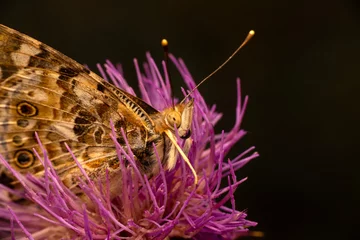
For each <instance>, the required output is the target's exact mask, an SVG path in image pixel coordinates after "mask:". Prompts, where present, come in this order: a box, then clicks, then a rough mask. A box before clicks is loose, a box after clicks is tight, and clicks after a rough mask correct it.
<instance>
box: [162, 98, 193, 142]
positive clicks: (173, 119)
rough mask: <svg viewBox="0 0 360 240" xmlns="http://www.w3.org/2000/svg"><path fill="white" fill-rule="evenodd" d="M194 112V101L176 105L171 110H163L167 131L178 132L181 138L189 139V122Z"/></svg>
mask: <svg viewBox="0 0 360 240" xmlns="http://www.w3.org/2000/svg"><path fill="white" fill-rule="evenodd" d="M193 110H194V100H193V99H191V100H190V101H189V102H187V103H185V104H178V105H176V106H175V107H173V108H169V109H167V110H165V112H164V114H165V117H164V120H165V124H166V125H167V127H168V128H169V129H171V130H172V131H175V128H176V129H177V131H178V135H179V136H180V137H181V138H183V139H186V138H189V137H190V134H191V131H190V128H191V121H192V115H193Z"/></svg>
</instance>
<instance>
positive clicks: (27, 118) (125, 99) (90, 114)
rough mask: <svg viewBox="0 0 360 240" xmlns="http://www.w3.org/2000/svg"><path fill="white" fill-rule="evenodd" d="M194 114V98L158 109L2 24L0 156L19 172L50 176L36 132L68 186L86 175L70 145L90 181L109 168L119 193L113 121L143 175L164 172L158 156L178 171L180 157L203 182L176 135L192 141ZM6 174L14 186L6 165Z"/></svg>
mask: <svg viewBox="0 0 360 240" xmlns="http://www.w3.org/2000/svg"><path fill="white" fill-rule="evenodd" d="M192 115H193V101H191V100H190V101H188V102H187V103H180V104H177V105H175V106H173V107H170V108H168V109H165V110H163V111H158V110H156V109H154V108H153V107H151V106H150V105H149V104H147V103H145V102H144V101H142V100H141V99H140V98H137V97H135V96H133V95H131V94H129V93H127V92H125V91H123V90H121V89H119V88H117V87H115V86H113V85H112V84H110V83H108V82H106V81H105V80H103V79H102V78H101V77H99V76H98V75H96V74H95V73H93V72H91V71H90V70H88V69H87V68H86V67H84V66H83V65H81V64H79V63H77V62H75V61H74V60H72V59H70V58H68V57H67V56H65V55H63V54H62V53H60V52H58V51H56V50H54V49H53V48H51V47H49V46H47V45H45V44H43V43H41V42H39V41H37V40H35V39H33V38H31V37H29V36H26V35H25V34H22V33H19V32H18V31H16V30H13V29H11V28H8V27H6V26H4V25H0V154H1V155H2V156H3V157H4V159H6V160H7V161H8V162H9V163H10V165H11V166H12V167H13V168H14V169H16V170H17V171H19V172H20V173H24V174H25V173H31V174H34V175H36V176H42V175H43V174H44V168H43V165H42V164H41V162H40V161H39V160H38V159H37V158H36V157H35V154H34V152H33V149H35V150H36V151H37V152H38V153H41V149H40V147H39V144H38V141H37V139H36V137H35V133H37V134H38V136H39V139H40V141H41V143H42V145H43V146H44V147H45V149H46V151H47V153H48V157H49V159H50V161H51V163H52V165H53V166H54V168H55V170H56V172H57V174H58V175H59V176H60V178H61V180H62V181H63V182H64V184H65V185H66V186H67V187H69V188H70V189H77V186H78V178H79V176H81V175H82V174H81V172H80V170H79V168H78V167H77V165H76V163H75V161H74V159H73V158H72V156H71V154H70V153H69V151H68V149H67V148H66V146H65V143H66V144H67V145H68V146H69V147H70V149H71V151H72V152H73V154H74V155H75V156H76V158H77V160H78V161H79V162H80V164H81V165H82V167H83V168H84V170H85V171H86V172H87V174H88V175H89V177H90V178H91V179H98V178H100V179H102V178H104V176H105V172H106V171H107V169H108V171H109V175H110V186H111V187H112V188H111V191H112V192H118V191H119V189H117V187H116V186H121V184H116V183H117V182H118V181H121V171H120V169H119V159H118V155H117V152H116V148H115V144H114V142H113V140H112V139H111V137H110V133H111V132H112V127H111V125H110V121H112V122H113V126H114V129H115V132H116V134H117V136H116V140H117V142H118V143H119V144H120V145H121V146H122V147H123V148H124V149H127V145H126V141H128V144H129V145H128V146H130V148H131V152H132V153H133V155H134V159H135V160H136V164H137V167H138V168H139V169H140V171H141V173H143V174H147V175H149V176H152V175H154V174H156V172H157V171H158V169H159V166H158V160H157V158H156V154H155V151H156V152H157V153H158V155H159V158H160V160H161V164H162V165H163V167H164V169H172V168H173V167H174V165H175V163H176V159H177V155H178V153H180V154H181V155H182V157H183V158H184V159H185V160H186V161H187V162H188V164H189V166H190V168H191V169H192V171H193V173H194V176H195V179H196V173H195V170H194V169H193V168H192V166H191V164H190V163H189V161H188V159H187V157H186V155H185V154H184V152H183V151H182V150H181V148H180V147H179V145H178V144H177V143H176V137H175V131H177V132H178V135H179V136H180V137H183V138H187V137H189V131H190V127H191V121H192ZM122 130H123V131H124V133H125V134H124V135H125V136H124V135H123V134H122ZM154 145H155V146H156V150H155V149H154V147H153V146H154ZM127 151H128V152H129V149H127ZM0 174H1V176H2V177H1V179H5V178H6V179H10V181H9V182H10V185H11V182H12V180H14V179H12V176H11V174H9V172H8V171H7V170H6V169H5V167H4V166H0ZM3 182H4V181H3Z"/></svg>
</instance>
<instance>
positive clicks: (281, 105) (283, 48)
mask: <svg viewBox="0 0 360 240" xmlns="http://www.w3.org/2000/svg"><path fill="white" fill-rule="evenodd" d="M359 6H360V4H359V3H358V2H357V1H355V0H352V1H350V0H347V1H346V0H345V1H340V0H333V1H325V0H320V1H311V0H303V1H297V2H293V1H285V0H277V1H276V0H268V1H250V0H242V1H226V0H222V1H213V0H207V1H200V0H198V1H194V0H193V1H189V0H183V1H175V0H173V1H109V0H102V1H95V0H87V1H67V0H62V1H22V2H21V1H10V0H1V2H0V9H1V14H0V23H2V24H5V25H7V26H9V27H12V28H15V29H17V30H19V31H21V32H23V33H26V34H28V35H30V36H32V37H34V38H36V39H38V40H40V41H42V42H44V43H46V44H48V45H50V46H52V47H54V48H55V49H57V50H59V51H61V52H63V53H64V54H66V55H68V56H70V57H71V58H73V59H75V60H77V61H78V62H80V63H86V64H88V65H89V66H90V68H92V69H95V64H96V63H99V62H100V63H102V62H104V60H105V59H110V60H112V61H114V62H121V63H122V64H123V67H124V71H125V77H126V79H127V80H128V81H130V82H132V83H133V85H135V79H136V75H135V70H134V67H133V58H137V59H138V60H139V61H143V60H145V52H146V51H150V52H151V54H152V55H153V57H154V58H155V60H157V61H158V62H159V61H161V60H162V56H163V50H162V48H161V47H160V40H161V39H162V38H163V37H166V38H167V39H168V40H169V42H170V51H171V52H172V53H173V54H175V55H176V56H178V57H182V58H183V59H184V61H185V63H186V64H187V66H188V68H189V70H190V72H191V73H192V74H193V77H194V78H195V79H196V80H197V81H200V80H201V79H202V78H204V77H205V76H207V75H208V74H209V73H210V72H212V71H213V70H214V69H215V68H217V67H218V66H219V65H220V64H221V63H222V62H223V61H224V60H225V59H226V58H227V57H228V56H229V55H230V54H231V53H232V52H233V51H234V50H235V49H236V48H237V47H238V45H239V44H240V43H241V42H242V41H243V39H244V38H245V37H246V35H247V33H248V31H249V30H251V29H254V30H255V31H256V35H255V37H254V38H253V40H251V41H250V43H249V44H248V45H247V46H246V47H245V48H244V49H243V50H242V51H241V52H240V53H239V54H238V55H237V56H236V57H235V58H234V59H233V60H231V62H230V63H229V64H228V65H227V66H226V67H224V68H223V69H222V70H221V71H220V72H219V73H218V74H216V75H215V76H214V77H212V78H211V79H210V80H209V81H208V82H207V83H206V84H205V85H203V86H202V87H201V88H200V91H201V92H202V94H203V95H204V97H205V99H206V100H207V102H208V103H209V104H216V105H217V109H218V111H220V112H223V113H224V117H223V119H222V120H221V121H220V123H219V124H218V125H217V130H218V132H220V131H221V130H222V129H225V130H229V129H230V128H231V127H232V125H233V124H234V121H235V112H234V110H235V104H236V77H240V78H241V84H242V90H243V94H244V95H245V94H247V95H249V96H250V102H249V105H248V109H247V114H246V116H245V120H244V124H243V128H244V129H245V130H247V131H248V132H249V133H248V135H247V136H246V137H245V138H244V139H243V140H242V141H241V142H240V143H239V144H238V145H236V147H235V149H234V150H233V151H232V152H231V154H230V155H229V157H234V156H236V154H237V153H240V152H241V151H242V150H245V149H247V148H248V147H250V146H252V145H255V146H256V147H257V151H258V152H259V153H260V155H261V156H260V158H258V159H256V160H254V161H252V162H250V163H249V164H248V165H247V166H245V167H244V168H243V169H241V170H240V171H239V176H242V177H245V176H248V177H249V179H248V181H246V182H245V183H244V184H242V185H241V186H240V187H239V188H238V190H237V192H236V199H237V201H236V203H237V209H238V210H243V209H247V212H248V218H249V219H250V220H254V221H257V222H258V226H257V227H256V228H254V229H253V230H256V231H263V232H264V234H265V237H264V239H266V240H270V239H277V240H279V239H293V240H296V239H307V240H310V239H316V240H318V239H360V238H359V237H360V233H359V229H357V228H356V227H357V226H359V224H358V223H359V222H360V220H359V216H360V211H359V209H360V207H359V204H360V187H359V184H360V178H359V174H358V172H359V170H360V164H359V154H358V152H359V148H360V147H359V139H358V138H359V131H358V130H359V128H358V123H359V120H360V119H359V117H360V114H359V109H360V108H359V103H360V101H359V100H360V99H359V90H360V79H359V75H360V71H359V69H360V47H359V43H360V34H359V33H360V11H359ZM172 76H173V79H174V86H175V88H176V89H179V87H180V83H181V81H180V78H179V76H178V75H177V72H176V71H175V68H174V67H172ZM176 94H177V96H178V97H180V96H181V95H180V91H178V90H177V91H176Z"/></svg>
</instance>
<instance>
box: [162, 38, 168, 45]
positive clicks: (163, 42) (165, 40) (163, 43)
mask: <svg viewBox="0 0 360 240" xmlns="http://www.w3.org/2000/svg"><path fill="white" fill-rule="evenodd" d="M168 45H169V42H168V40H167V39H165V38H164V39H163V40H161V46H163V47H167V46H168Z"/></svg>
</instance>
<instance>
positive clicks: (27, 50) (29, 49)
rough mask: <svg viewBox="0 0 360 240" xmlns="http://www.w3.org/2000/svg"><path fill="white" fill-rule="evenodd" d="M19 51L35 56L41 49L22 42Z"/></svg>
mask: <svg viewBox="0 0 360 240" xmlns="http://www.w3.org/2000/svg"><path fill="white" fill-rule="evenodd" d="M18 52H21V53H25V54H27V55H31V56H34V55H36V54H39V53H41V50H40V49H38V48H36V47H34V46H31V45H28V44H21V46H20V50H18Z"/></svg>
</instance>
